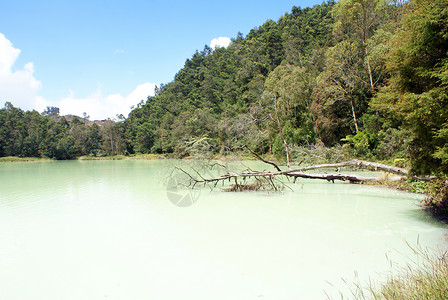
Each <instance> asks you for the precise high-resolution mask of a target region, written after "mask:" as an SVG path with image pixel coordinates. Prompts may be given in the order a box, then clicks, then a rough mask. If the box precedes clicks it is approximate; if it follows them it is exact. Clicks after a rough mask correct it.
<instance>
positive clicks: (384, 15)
mask: <svg viewBox="0 0 448 300" xmlns="http://www.w3.org/2000/svg"><path fill="white" fill-rule="evenodd" d="M393 7H394V6H392V5H390V4H389V1H387V0H340V1H338V3H337V4H336V5H335V7H334V9H333V11H332V13H333V15H334V17H335V19H336V24H335V33H336V35H338V36H347V37H348V38H349V39H350V40H352V41H357V42H358V43H359V44H360V45H361V46H362V48H363V51H364V58H365V64H366V68H367V74H368V78H369V84H370V87H371V89H372V90H373V89H374V88H375V80H374V72H373V71H374V70H373V68H372V65H371V60H372V58H371V53H370V52H371V48H372V41H371V40H370V39H371V38H372V37H373V36H374V35H375V32H376V30H377V29H378V28H379V27H380V25H382V24H383V23H385V20H387V19H388V18H390V17H391V16H392V14H391V11H392V9H393Z"/></svg>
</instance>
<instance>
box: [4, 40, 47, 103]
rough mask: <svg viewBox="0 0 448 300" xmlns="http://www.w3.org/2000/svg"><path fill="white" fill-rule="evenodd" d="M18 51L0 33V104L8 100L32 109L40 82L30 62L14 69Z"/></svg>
mask: <svg viewBox="0 0 448 300" xmlns="http://www.w3.org/2000/svg"><path fill="white" fill-rule="evenodd" d="M20 52H21V51H20V49H16V48H14V46H13V45H12V43H11V42H10V41H9V40H8V39H7V38H6V37H5V36H4V35H3V34H2V33H0V106H3V104H4V103H5V102H6V101H9V102H11V103H12V104H13V105H14V106H16V107H20V108H22V109H33V108H34V106H35V104H36V101H37V92H38V90H39V89H40V87H41V82H40V81H39V80H37V79H36V78H34V65H33V63H31V62H29V63H27V64H25V66H24V67H23V69H18V70H14V68H13V67H14V64H15V63H16V61H17V58H18V57H19V55H20Z"/></svg>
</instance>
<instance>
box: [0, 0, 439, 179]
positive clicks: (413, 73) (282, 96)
mask: <svg viewBox="0 0 448 300" xmlns="http://www.w3.org/2000/svg"><path fill="white" fill-rule="evenodd" d="M447 6H448V0H440V1H436V0H410V1H408V2H406V3H404V4H403V2H402V1H386V0H339V1H338V2H337V3H336V2H335V1H333V0H329V1H327V2H324V3H322V4H321V5H315V6H313V7H311V8H310V7H307V8H303V9H302V8H300V7H293V8H292V11H291V13H286V14H285V15H283V16H282V17H281V18H280V19H279V20H278V21H273V20H268V21H266V22H265V23H264V24H263V25H261V26H259V27H255V28H254V29H252V30H251V31H250V32H249V34H248V35H247V36H246V37H243V36H242V34H238V36H237V38H235V39H233V40H232V43H231V44H230V45H229V46H228V47H227V48H218V49H211V48H210V47H209V46H205V47H204V49H203V50H202V51H196V53H194V54H193V55H192V57H191V58H189V59H187V60H186V62H185V65H184V66H183V68H182V69H180V70H179V72H178V73H177V74H176V75H175V77H174V80H173V81H172V82H170V83H168V84H164V85H161V86H160V87H157V88H156V91H155V96H153V97H148V98H147V99H144V100H142V101H141V102H140V103H139V104H138V105H137V107H136V108H135V109H133V110H132V112H131V113H130V114H129V116H128V118H127V119H124V118H120V121H119V122H114V121H112V120H107V121H105V122H103V123H101V124H98V125H97V124H93V123H91V122H88V118H87V117H86V116H87V114H86V115H85V117H84V119H79V118H76V117H75V118H73V119H72V118H68V119H69V120H70V122H68V121H67V119H65V118H64V117H60V116H59V110H58V109H57V108H55V107H48V108H47V109H46V110H45V111H44V112H43V113H42V115H41V114H39V113H37V112H35V111H33V112H24V111H22V110H21V109H19V108H15V107H14V106H13V105H12V104H11V103H9V102H7V103H6V104H5V107H4V108H3V109H0V157H2V156H34V157H50V158H55V159H73V158H76V157H79V156H85V155H90V156H93V155H100V156H101V155H120V154H126V155H129V154H131V155H133V154H149V153H154V154H168V155H170V156H172V157H183V156H187V155H193V156H203V154H204V153H214V154H217V153H218V152H220V153H224V152H225V151H227V150H228V149H233V148H235V147H240V146H243V145H248V146H249V147H250V148H251V149H253V150H254V151H256V152H257V153H261V154H264V153H269V152H270V153H272V154H273V155H274V156H276V157H277V158H279V159H283V157H284V156H285V145H284V142H283V139H282V134H283V136H284V137H285V139H286V142H287V143H288V146H289V148H290V149H291V151H290V152H291V153H295V154H297V155H299V154H300V153H302V154H304V153H305V154H306V155H308V154H309V152H310V151H314V150H315V151H316V152H319V153H323V154H322V155H321V156H322V157H321V159H325V160H330V159H331V158H332V155H333V154H332V153H333V152H331V151H327V150H322V149H327V147H328V146H332V147H335V149H338V150H337V151H336V152H335V153H339V154H337V155H336V156H334V158H341V157H345V156H346V152H347V149H349V148H351V149H352V152H353V154H355V155H357V156H361V157H369V158H374V157H376V158H380V159H381V160H390V161H392V160H394V159H405V161H406V163H407V162H408V161H409V162H410V163H411V164H412V169H413V171H414V172H415V173H421V174H427V173H435V174H447V173H448V146H447V145H448V121H447V120H448V71H447V70H448V57H447V49H448V29H447V28H448V26H447V25H448V24H447V20H448V9H447ZM280 130H282V132H280ZM281 133H282V134H281ZM341 140H343V141H345V142H348V143H347V144H345V145H344V146H343V147H340V146H339V143H340V142H341ZM325 146H326V147H325ZM309 149H311V150H309ZM313 149H314V150H313Z"/></svg>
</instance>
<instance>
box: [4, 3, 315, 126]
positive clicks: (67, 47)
mask: <svg viewBox="0 0 448 300" xmlns="http://www.w3.org/2000/svg"><path fill="white" fill-rule="evenodd" d="M322 2H323V0H296V1H290V0H276V1H255V0H249V1H235V0H227V1H201V0H196V1H170V0H164V1H151V0H147V1H139V0H126V1H113V0H109V1H94V0H91V1H84V0H77V1H48V0H45V1H28V0H26V1H25V0H14V1H12V0H11V1H8V0H4V1H2V4H1V9H0V102H2V103H0V105H2V104H3V103H4V102H6V101H10V102H12V103H13V105H14V106H17V107H21V108H22V109H36V110H38V111H39V112H41V111H42V110H43V109H44V108H45V107H46V106H50V105H51V106H58V107H60V108H61V113H63V114H69V113H73V114H78V115H81V114H82V112H87V113H88V114H90V116H91V118H92V119H103V118H106V117H110V118H114V117H115V115H116V114H117V113H123V114H125V115H127V113H128V112H129V110H130V106H131V105H135V104H137V103H138V102H139V101H140V100H142V99H146V97H147V96H148V95H149V94H152V93H153V89H154V85H155V84H157V85H159V84H160V83H168V82H170V81H172V80H173V78H174V75H175V74H176V73H177V71H179V69H180V68H182V66H183V64H184V63H185V60H186V59H187V58H190V57H191V56H192V55H193V54H194V52H195V51H196V50H202V49H203V47H204V45H206V44H207V45H210V44H211V41H212V40H213V39H215V38H218V37H227V38H233V37H236V35H237V33H238V32H239V31H240V32H242V33H243V35H244V36H245V35H247V34H248V33H249V31H250V30H251V29H252V28H254V27H255V26H259V25H262V24H263V23H264V22H265V21H266V20H268V19H272V20H275V21H276V20H278V18H279V17H280V16H282V15H283V14H284V13H286V12H290V11H291V8H292V6H294V5H295V6H300V7H306V6H312V5H314V4H320V3H322Z"/></svg>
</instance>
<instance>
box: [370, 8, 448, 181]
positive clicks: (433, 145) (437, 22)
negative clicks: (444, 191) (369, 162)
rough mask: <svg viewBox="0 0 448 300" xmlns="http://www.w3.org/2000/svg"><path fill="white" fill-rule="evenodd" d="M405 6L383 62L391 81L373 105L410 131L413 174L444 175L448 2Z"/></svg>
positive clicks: (447, 166) (447, 170) (446, 169)
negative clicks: (391, 46) (392, 116)
mask: <svg viewBox="0 0 448 300" xmlns="http://www.w3.org/2000/svg"><path fill="white" fill-rule="evenodd" d="M405 7H406V10H405V11H404V14H403V19H402V22H401V29H400V30H398V31H397V33H396V34H395V35H394V37H393V38H392V42H391V44H392V45H393V48H392V50H391V52H390V56H389V58H388V61H387V64H388V69H389V70H390V72H391V74H392V77H391V79H390V83H389V85H388V86H387V87H385V88H383V89H382V91H381V92H380V93H379V94H378V97H377V100H376V104H375V105H376V107H378V108H379V109H383V110H384V111H386V113H389V117H390V116H391V115H394V114H395V115H396V116H397V117H398V118H399V119H400V120H401V121H402V123H403V125H404V126H405V127H406V128H407V129H408V130H409V131H410V132H411V133H412V137H413V139H412V141H411V143H410V147H409V153H410V158H411V163H412V170H413V172H414V173H417V174H428V173H436V174H437V173H443V174H448V163H447V162H448V160H447V157H448V156H447V153H446V144H447V143H448V136H447V134H446V128H447V124H448V121H447V120H448V77H447V75H446V74H447V71H446V70H447V68H448V57H447V49H448V29H447V28H448V26H447V20H448V1H447V0H442V1H438V0H437V1H436V0H430V1H426V0H425V1H423V0H414V1H410V2H409V3H407V5H406V6H405ZM386 106H388V107H389V108H388V109H386V108H385V107H386Z"/></svg>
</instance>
